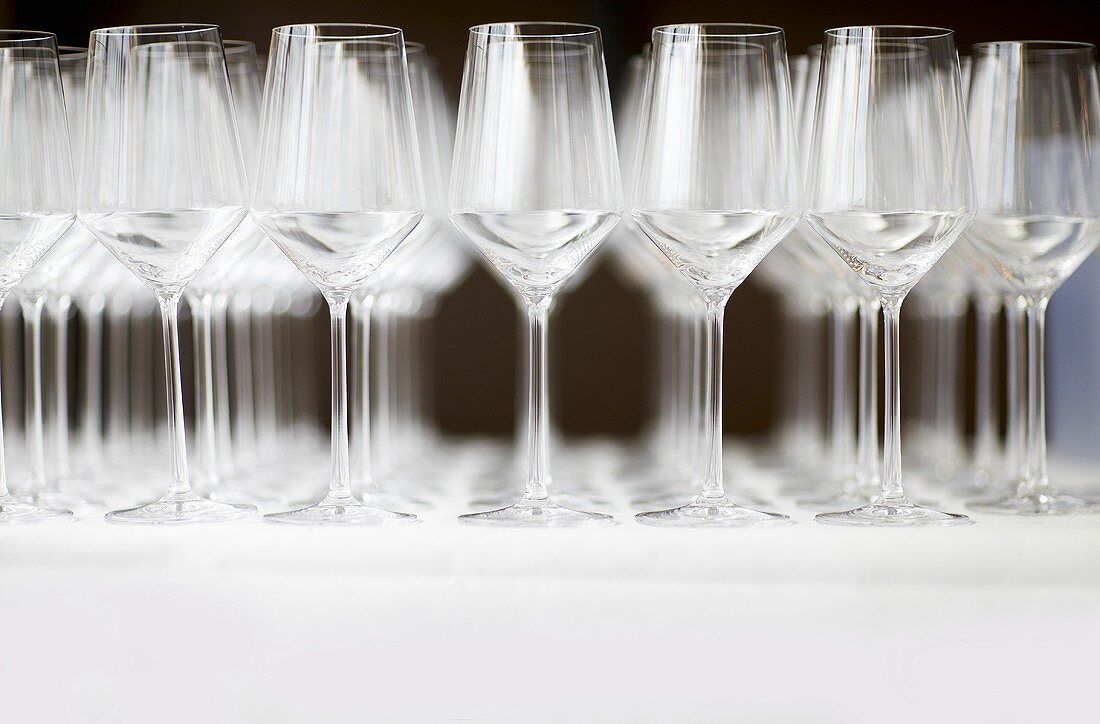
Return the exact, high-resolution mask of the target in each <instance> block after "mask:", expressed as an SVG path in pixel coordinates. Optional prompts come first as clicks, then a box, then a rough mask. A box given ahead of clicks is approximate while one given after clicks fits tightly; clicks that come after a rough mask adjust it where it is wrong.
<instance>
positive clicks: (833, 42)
mask: <svg viewBox="0 0 1100 724" xmlns="http://www.w3.org/2000/svg"><path fill="white" fill-rule="evenodd" d="M960 85H961V83H960V78H959V60H958V54H957V52H956V50H955V39H954V34H953V33H952V32H951V31H950V30H944V29H940V28H924V27H908V26H864V27H848V28H838V29H834V30H830V31H828V32H827V33H826V34H825V43H824V47H823V49H822V68H821V76H820V87H819V89H818V100H817V107H816V109H815V117H814V133H813V144H812V150H811V153H810V160H809V175H810V189H809V193H808V201H807V218H808V220H809V221H810V224H811V225H812V226H813V227H814V228H815V229H816V230H817V232H818V233H819V234H821V236H822V237H823V238H824V239H825V240H826V241H827V242H828V243H829V245H830V246H832V247H833V249H834V250H835V251H836V252H837V254H839V255H840V257H841V259H843V260H844V261H845V262H846V263H847V264H848V266H849V267H851V269H852V271H853V272H855V273H856V274H857V275H858V276H859V278H860V279H862V281H863V282H865V283H866V284H867V285H868V286H869V287H870V289H871V290H873V292H874V293H875V294H876V295H877V296H878V298H879V301H880V303H881V305H882V312H883V319H884V325H885V326H884V332H885V333H884V338H885V357H886V375H885V377H886V415H885V443H884V447H883V469H882V493H881V495H880V496H879V497H878V498H876V499H875V500H873V501H872V502H871V503H869V504H868V505H864V506H860V507H858V508H855V509H853V510H850V511H846V512H842V513H823V514H821V515H818V516H817V518H816V519H817V520H818V521H820V522H822V523H834V524H844V525H922V524H939V525H947V524H956V523H966V522H968V519H967V518H966V516H963V515H956V514H951V513H941V512H939V511H935V510H931V509H929V508H925V507H922V506H919V505H916V504H914V503H912V502H911V501H910V500H909V499H908V498H907V497H906V496H905V493H904V492H903V490H902V484H901V390H900V387H899V379H898V375H899V356H898V342H899V332H898V321H899V316H900V312H901V303H902V300H903V299H904V298H905V295H906V294H907V293H908V292H909V290H910V289H912V287H913V285H914V284H916V283H917V282H918V281H919V280H920V278H921V277H922V276H924V274H925V273H926V272H927V271H928V269H929V268H931V266H932V265H933V264H934V263H935V262H936V261H937V260H938V259H939V258H940V256H942V255H943V253H944V252H945V251H946V250H947V249H948V248H949V247H950V246H951V244H952V243H954V241H955V239H957V238H958V236H959V234H961V233H962V232H963V231H964V230H965V229H966V227H967V226H968V225H969V224H970V221H971V219H972V218H973V184H972V180H971V176H970V153H969V147H968V145H967V137H966V121H965V116H964V109H963V102H962V93H961V89H960Z"/></svg>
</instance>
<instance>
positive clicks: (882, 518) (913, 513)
mask: <svg viewBox="0 0 1100 724" xmlns="http://www.w3.org/2000/svg"><path fill="white" fill-rule="evenodd" d="M814 520H816V521H817V522H818V523H823V524H825V525H863V526H868V525H878V526H907V525H967V524H968V523H970V518H968V517H966V516H965V515H960V514H958V513H941V512H940V511H938V510H933V509H932V508H925V507H923V506H920V505H917V504H915V503H913V502H912V501H910V500H909V499H908V498H899V499H896V500H890V501H884V500H882V499H881V498H876V499H875V500H874V501H872V502H871V503H868V504H867V505H863V506H860V507H858V508H854V509H852V510H847V511H844V512H843V513H819V514H818V515H816V516H814Z"/></svg>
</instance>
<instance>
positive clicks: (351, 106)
mask: <svg viewBox="0 0 1100 724" xmlns="http://www.w3.org/2000/svg"><path fill="white" fill-rule="evenodd" d="M268 58H269V60H268V68H267V85H266V88H265V92H264V103H263V111H262V114H261V122H260V123H261V125H260V145H259V155H258V158H259V160H258V171H257V177H256V184H255V189H254V194H253V202H252V213H253V216H254V217H255V219H256V223H257V224H259V226H260V228H261V229H263V230H264V232H265V233H266V234H267V235H268V237H269V238H271V240H272V241H274V242H275V244H277V245H278V246H279V248H280V249H281V250H282V251H283V253H284V254H286V256H287V257H288V258H289V259H290V260H291V261H292V262H293V263H294V265H295V266H297V267H298V269H299V270H300V271H301V272H302V273H303V274H305V276H306V277H308V278H309V280H310V281H312V282H313V284H314V285H315V286H316V287H317V288H318V289H319V290H320V291H321V294H322V295H324V297H325V300H326V301H327V302H328V305H329V311H330V314H331V319H332V328H331V331H332V478H331V482H330V485H329V491H328V494H327V495H326V496H325V498H324V499H323V500H322V501H321V502H319V503H316V504H314V505H311V506H309V507H306V508H302V509H299V510H293V511H289V512H285V513H277V514H274V515H269V516H267V520H270V521H274V522H282V523H300V524H316V523H328V524H357V525H392V524H400V523H414V522H416V520H417V518H416V516H413V515H408V514H405V513H394V512H390V511H387V510H383V509H381V508H376V507H373V506H370V505H365V504H364V503H362V502H360V501H359V500H358V499H357V498H356V497H355V496H354V495H353V494H352V491H351V472H350V462H349V459H348V458H349V455H348V385H347V310H348V303H349V301H350V299H351V297H352V295H353V294H354V293H355V292H356V291H357V290H359V289H360V288H362V287H363V286H364V285H365V284H367V283H368V280H369V278H370V277H371V275H372V274H373V273H374V272H375V271H376V270H377V269H378V267H379V265H380V264H382V262H383V261H385V259H386V258H387V257H388V256H389V255H390V254H391V253H392V252H393V251H394V249H396V248H397V246H398V245H399V244H400V243H401V242H402V241H404V239H405V238H406V237H407V236H408V235H409V234H410V233H411V232H412V231H413V229H414V228H416V226H417V224H418V223H419V222H420V220H421V218H422V216H423V213H424V202H423V191H422V188H421V175H420V159H419V155H418V151H417V142H416V129H415V125H414V121H413V106H412V95H411V91H410V88H409V74H408V66H407V63H406V58H405V45H404V38H403V34H402V32H401V31H400V30H399V29H397V28H390V27H384V26H379V25H359V24H346V25H337V24H319V25H287V26H283V27H279V28H275V30H274V31H272V34H271V51H270V53H269V55H268Z"/></svg>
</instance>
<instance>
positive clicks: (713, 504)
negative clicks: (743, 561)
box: [635, 495, 791, 528]
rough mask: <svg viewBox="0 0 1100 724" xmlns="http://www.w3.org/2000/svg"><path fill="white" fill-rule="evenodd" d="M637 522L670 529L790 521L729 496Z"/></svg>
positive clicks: (699, 501)
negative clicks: (742, 504) (734, 500)
mask: <svg viewBox="0 0 1100 724" xmlns="http://www.w3.org/2000/svg"><path fill="white" fill-rule="evenodd" d="M635 520H637V521H638V522H639V523H642V524H643V525H653V526H661V527H667V528H748V527H756V526H765V525H788V524H789V523H790V522H791V519H790V518H789V517H788V516H786V515H783V514H782V513H766V512H764V511H762V510H753V509H752V508H745V507H742V506H740V505H737V504H736V503H734V502H733V501H731V500H730V499H729V498H726V497H723V498H704V497H703V496H701V495H699V496H696V498H695V499H694V500H692V501H691V502H690V503H688V504H687V505H681V506H680V507H678V508H671V509H669V510H656V511H653V512H650V513H638V515H636V516H635Z"/></svg>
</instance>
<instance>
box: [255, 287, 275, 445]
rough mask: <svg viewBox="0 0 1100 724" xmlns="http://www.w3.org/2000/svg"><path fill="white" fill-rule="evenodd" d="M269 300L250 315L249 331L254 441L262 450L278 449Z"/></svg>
mask: <svg viewBox="0 0 1100 724" xmlns="http://www.w3.org/2000/svg"><path fill="white" fill-rule="evenodd" d="M272 305H273V302H272V301H271V300H270V299H264V300H263V301H262V303H261V304H260V305H258V308H257V309H256V313H255V315H254V321H255V324H256V326H255V329H254V331H253V333H252V350H253V361H254V364H255V370H256V372H255V374H256V392H255V403H254V404H255V410H256V417H255V420H256V442H257V446H258V447H259V448H260V449H262V450H265V451H266V450H271V449H277V448H278V441H277V432H278V424H277V422H276V410H275V349H274V333H273V330H272V327H273V324H274V322H273V317H274V312H273V311H272Z"/></svg>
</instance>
